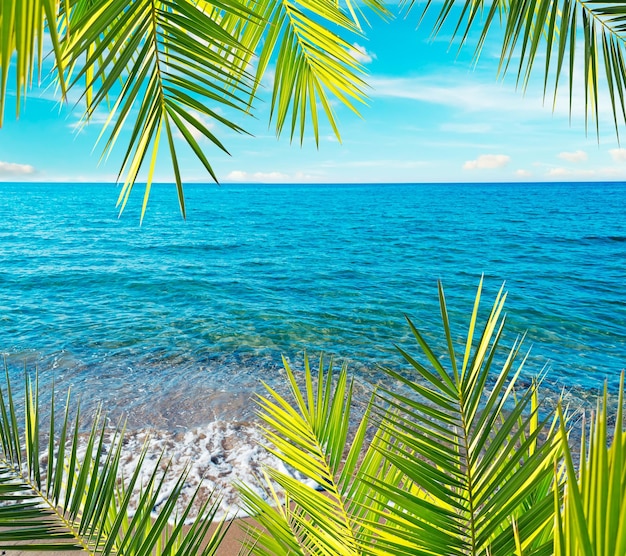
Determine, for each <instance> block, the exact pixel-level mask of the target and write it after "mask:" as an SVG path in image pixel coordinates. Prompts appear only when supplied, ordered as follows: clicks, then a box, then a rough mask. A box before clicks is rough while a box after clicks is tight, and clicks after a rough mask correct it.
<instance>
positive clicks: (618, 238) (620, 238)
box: [583, 235, 626, 243]
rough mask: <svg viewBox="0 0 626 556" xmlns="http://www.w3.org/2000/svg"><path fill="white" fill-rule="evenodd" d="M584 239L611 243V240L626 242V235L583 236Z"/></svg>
mask: <svg viewBox="0 0 626 556" xmlns="http://www.w3.org/2000/svg"><path fill="white" fill-rule="evenodd" d="M583 240H585V241H590V242H599V243H610V242H617V243H625V242H626V236H620V235H617V236H585V237H584V238H583Z"/></svg>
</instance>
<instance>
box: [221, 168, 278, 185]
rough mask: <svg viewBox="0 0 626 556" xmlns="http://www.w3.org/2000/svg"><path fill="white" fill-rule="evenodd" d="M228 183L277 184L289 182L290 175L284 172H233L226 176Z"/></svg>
mask: <svg viewBox="0 0 626 556" xmlns="http://www.w3.org/2000/svg"><path fill="white" fill-rule="evenodd" d="M226 180H228V181H239V182H251V183H252V182H254V183H259V182H261V183H268V182H269V183H276V182H286V181H289V175H288V174H283V173H282V172H244V171H243V170H233V171H232V172H230V173H229V174H228V175H227V176H226Z"/></svg>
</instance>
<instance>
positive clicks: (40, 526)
mask: <svg viewBox="0 0 626 556" xmlns="http://www.w3.org/2000/svg"><path fill="white" fill-rule="evenodd" d="M6 376H7V382H6V384H7V390H6V391H2V392H0V549H5V550H11V549H12V550H15V549H20V550H46V551H53V552H54V551H56V552H58V551H61V550H87V551H88V552H89V553H91V554H128V555H130V554H152V553H153V551H155V550H156V551H157V552H158V553H160V554H161V553H162V554H166V553H167V554H172V555H180V556H182V555H183V554H202V555H210V554H214V553H215V551H216V549H217V546H218V544H219V542H220V540H221V539H222V538H223V535H224V533H225V530H226V525H225V524H224V523H223V522H221V523H219V524H218V525H217V528H216V530H215V532H214V533H213V534H212V535H210V536H209V534H208V532H209V527H210V526H211V524H212V522H213V518H214V516H215V513H216V511H217V501H216V499H213V500H208V501H207V502H206V503H205V504H204V505H203V506H202V507H201V509H200V512H199V514H198V517H197V518H196V519H195V520H194V522H193V525H192V526H191V528H190V529H189V530H187V531H185V530H184V529H183V528H182V523H183V522H184V521H185V519H186V518H187V517H188V515H189V511H190V509H191V506H192V504H193V503H194V501H195V500H191V501H190V502H189V504H188V505H187V506H186V507H185V508H184V509H183V510H182V511H181V512H178V510H177V506H176V504H177V500H178V497H179V495H180V493H181V492H182V489H183V487H184V485H185V480H186V473H183V474H182V475H181V476H180V477H179V479H178V481H177V482H176V484H175V485H174V487H173V489H172V491H171V493H169V494H168V495H167V496H165V500H164V501H163V503H161V504H160V508H161V509H160V510H159V512H158V514H157V515H156V516H154V515H153V509H154V508H155V506H156V504H157V501H160V499H161V498H163V478H164V473H162V472H161V471H160V470H159V466H156V467H155V468H154V470H153V471H152V472H145V470H144V468H143V461H144V458H145V456H146V448H144V450H143V451H142V453H141V454H140V455H139V458H138V464H137V467H136V469H135V471H134V473H133V474H132V476H131V477H127V478H125V479H126V480H125V481H123V480H122V477H121V476H120V473H119V467H120V458H121V457H122V446H123V440H124V427H123V426H122V425H120V426H118V427H117V428H116V429H114V430H113V431H110V430H109V427H108V426H107V420H106V418H105V417H104V416H103V415H101V414H98V415H96V417H95V418H94V420H93V423H92V426H91V429H90V432H89V433H88V434H87V435H86V436H85V435H82V434H81V428H80V422H81V421H80V411H79V408H76V416H75V418H74V425H73V426H72V420H71V417H72V411H71V410H70V407H71V406H70V403H71V402H70V398H69V395H68V398H67V405H66V409H65V411H64V413H63V417H62V419H61V420H60V421H57V412H56V409H55V406H54V393H53V395H52V400H53V402H52V404H51V408H50V417H49V418H50V427H49V431H50V434H49V439H48V443H47V453H45V458H46V459H47V463H46V464H44V465H43V466H42V464H41V463H40V458H41V456H42V451H41V450H40V448H41V446H40V439H41V430H40V409H39V407H40V406H39V389H38V385H37V380H35V381H34V382H31V380H30V379H28V378H27V380H26V385H25V403H24V426H23V427H20V426H19V425H18V422H19V420H20V419H19V418H18V412H17V411H16V406H15V403H14V400H13V393H12V390H11V386H10V382H9V377H8V371H7V373H6ZM58 431H60V432H58ZM83 436H85V437H84V438H83ZM81 453H82V454H84V455H82V456H80V455H79V454H81ZM137 489H139V490H140V495H139V501H138V502H137V505H136V508H135V511H134V515H133V517H132V518H129V517H128V511H129V506H130V502H131V499H132V498H133V497H135V496H137V494H136V491H137ZM193 498H194V499H195V496H194V497H193ZM171 521H174V522H175V523H174V525H170V522H171ZM205 541H208V542H206V543H205Z"/></svg>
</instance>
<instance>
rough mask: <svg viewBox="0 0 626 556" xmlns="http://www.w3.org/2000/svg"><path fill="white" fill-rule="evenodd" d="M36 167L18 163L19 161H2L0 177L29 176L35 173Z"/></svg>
mask: <svg viewBox="0 0 626 556" xmlns="http://www.w3.org/2000/svg"><path fill="white" fill-rule="evenodd" d="M35 171H36V170H35V167H34V166H31V165H30V164H18V163H17V162H2V161H0V177H4V176H12V177H19V176H28V175H31V174H34V173H35Z"/></svg>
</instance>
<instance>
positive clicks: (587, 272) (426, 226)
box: [0, 183, 626, 430]
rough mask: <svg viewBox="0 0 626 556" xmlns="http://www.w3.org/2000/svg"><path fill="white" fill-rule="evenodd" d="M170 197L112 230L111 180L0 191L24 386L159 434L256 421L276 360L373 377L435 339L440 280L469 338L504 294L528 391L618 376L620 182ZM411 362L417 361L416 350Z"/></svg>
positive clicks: (623, 268)
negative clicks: (52, 391)
mask: <svg viewBox="0 0 626 556" xmlns="http://www.w3.org/2000/svg"><path fill="white" fill-rule="evenodd" d="M185 191H186V199H187V205H188V217H187V220H186V221H184V220H183V219H182V218H181V216H180V213H179V210H178V207H177V201H176V196H175V190H174V187H173V186H172V185H157V186H155V188H154V191H153V195H152V198H151V203H150V205H149V209H148V213H147V215H146V218H145V220H144V223H143V225H142V226H140V225H139V216H138V209H139V204H140V201H141V199H140V197H141V194H140V193H139V191H137V195H136V198H135V199H134V204H133V203H132V202H131V204H132V206H131V207H130V208H129V209H127V211H126V212H125V213H124V214H123V216H122V217H121V218H118V215H117V210H116V208H115V201H116V198H117V193H118V190H117V188H116V186H114V185H105V184H43V183H41V184H39V183H38V184H30V183H20V184H1V185H0V351H2V352H3V353H5V354H7V356H8V361H9V367H10V372H11V374H12V375H14V376H16V377H17V376H19V375H20V374H21V372H22V369H23V368H24V364H26V366H27V368H29V369H34V368H35V366H37V367H38V368H39V371H40V374H41V376H42V381H43V382H44V383H46V382H47V381H50V380H52V379H54V380H55V382H56V385H57V389H61V390H64V389H65V388H66V387H67V386H71V387H72V389H73V391H74V393H75V394H76V395H80V396H81V398H82V399H83V400H88V401H90V402H93V401H103V402H105V404H106V406H107V407H109V408H110V409H112V410H113V411H118V410H119V411H123V412H127V413H129V414H130V415H131V423H133V424H134V425H135V426H137V427H144V426H150V427H158V428H160V429H163V430H175V429H181V428H182V429H184V428H186V427H191V426H199V425H202V424H204V423H206V422H208V421H211V420H216V419H249V418H251V416H252V415H253V411H254V406H253V404H252V403H250V401H249V400H250V397H251V396H252V394H253V393H254V392H259V391H260V388H261V387H260V381H261V380H264V381H266V382H268V383H270V384H272V385H275V386H277V387H280V386H281V385H282V384H283V383H284V375H282V374H281V372H280V369H281V360H280V357H281V354H282V355H285V356H286V357H287V358H289V359H290V360H291V361H294V362H295V364H296V365H298V364H299V363H298V362H299V361H301V356H302V352H303V350H305V349H307V350H308V352H309V353H310V354H311V355H312V356H313V357H315V358H317V357H318V355H319V353H320V352H324V353H326V354H329V355H333V356H334V357H335V358H336V359H337V360H342V361H343V360H345V361H347V362H348V364H349V367H350V368H351V369H352V370H353V372H354V373H355V375H356V376H357V379H358V382H359V384H361V385H365V386H364V390H365V389H367V386H366V385H367V384H369V383H371V382H376V381H377V380H380V379H381V377H382V375H381V373H380V372H379V370H378V365H380V364H383V365H391V366H397V365H400V364H401V359H400V357H399V355H398V354H397V352H396V350H395V348H394V343H399V344H401V345H403V346H404V347H408V348H409V349H411V345H412V342H411V340H410V337H409V331H408V327H407V325H406V322H405V320H404V315H405V314H407V315H409V316H410V317H411V318H412V319H413V320H414V322H415V323H416V325H418V327H420V329H422V330H424V331H425V332H426V335H427V336H428V337H429V338H431V339H432V340H433V342H435V343H437V342H440V340H441V332H440V330H441V329H440V325H439V315H438V301H437V280H442V281H443V283H444V286H445V289H446V295H447V299H448V303H449V306H450V313H451V318H452V320H453V321H454V323H455V325H454V326H455V332H456V334H457V335H458V336H459V337H460V336H461V334H462V332H463V331H464V327H465V326H466V323H467V319H468V318H469V314H470V311H471V308H472V303H473V296H474V292H475V289H476V286H477V284H478V282H479V280H480V277H481V275H483V274H484V277H485V303H486V304H487V305H488V304H489V303H490V302H491V300H492V299H493V297H494V296H495V294H496V293H497V291H498V289H499V288H500V286H501V285H502V283H503V282H505V281H506V289H507V290H508V291H509V298H508V301H507V306H508V324H507V331H508V332H507V335H506V341H507V343H509V344H510V343H511V342H513V340H514V339H515V338H516V336H517V335H520V334H523V333H524V332H526V333H527V338H526V340H525V345H526V346H527V347H528V348H531V356H530V358H529V361H528V363H527V365H526V371H525V373H526V375H525V376H526V377H527V378H530V377H532V376H533V375H535V374H538V373H541V372H542V371H543V370H544V367H546V366H547V367H549V371H548V374H547V378H546V385H547V387H548V388H552V389H554V390H555V391H558V390H559V389H561V388H563V387H566V388H568V389H570V390H571V391H572V392H575V393H576V395H579V396H586V395H588V394H590V393H591V394H595V393H597V392H598V390H599V389H600V388H601V387H602V384H603V383H604V381H608V384H609V388H610V389H612V390H615V389H616V388H617V385H618V381H619V375H620V373H621V372H622V371H623V370H624V369H625V368H626V185H624V184H621V183H550V184H547V183H546V184H543V183H542V184H525V183H516V184H419V185H410V184H406V185H387V184H384V185H382V184H381V185H374V184H368V185H331V184H328V185H221V186H217V185H214V184H211V185H208V184H207V185H200V184H190V185H188V186H187V187H186V190H185ZM414 351H416V350H414Z"/></svg>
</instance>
